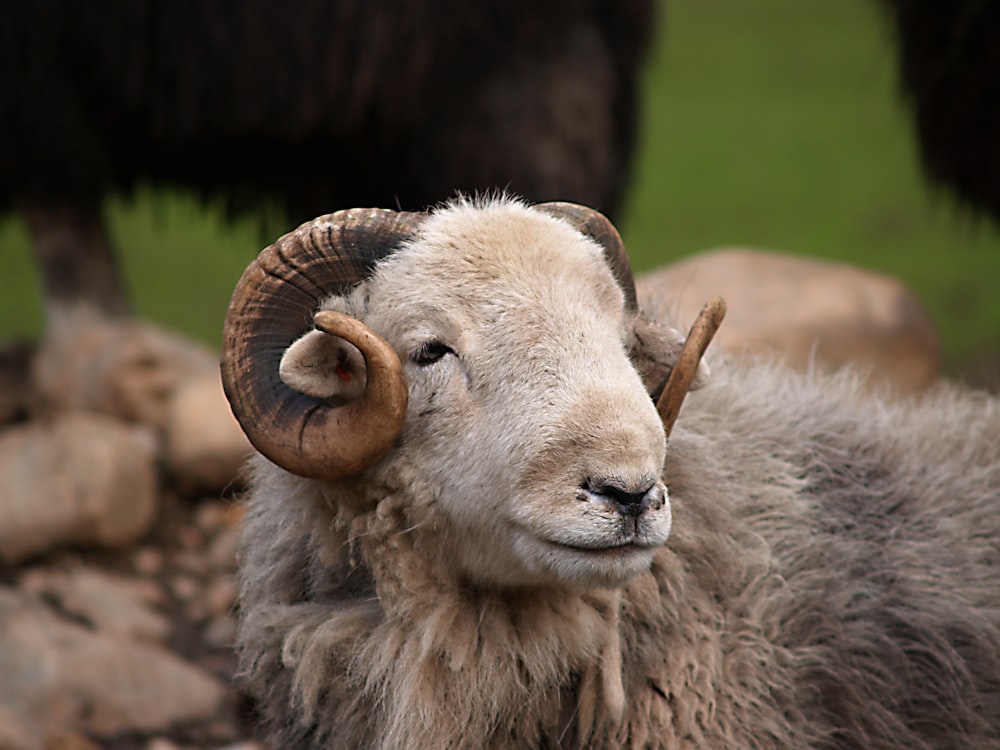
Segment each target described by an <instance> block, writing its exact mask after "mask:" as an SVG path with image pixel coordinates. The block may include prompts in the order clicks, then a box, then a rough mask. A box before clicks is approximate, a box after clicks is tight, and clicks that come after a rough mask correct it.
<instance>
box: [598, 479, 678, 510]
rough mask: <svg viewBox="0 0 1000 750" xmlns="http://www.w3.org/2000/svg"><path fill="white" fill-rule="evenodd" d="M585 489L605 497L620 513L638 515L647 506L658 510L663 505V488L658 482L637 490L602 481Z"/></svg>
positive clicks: (646, 508)
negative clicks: (602, 482)
mask: <svg viewBox="0 0 1000 750" xmlns="http://www.w3.org/2000/svg"><path fill="white" fill-rule="evenodd" d="M587 489H588V490H589V492H591V493H593V494H594V495H599V496H601V497H604V498H607V499H608V500H609V501H610V502H612V503H614V505H615V507H616V508H617V509H618V511H619V512H620V513H621V514H622V515H626V516H639V515H641V514H642V513H644V512H645V511H646V510H648V509H649V508H652V509H654V510H658V509H659V508H662V507H663V499H664V494H665V493H664V490H663V485H662V484H660V483H659V482H653V483H652V484H648V485H646V486H644V487H641V488H639V489H637V490H632V489H630V488H627V487H622V486H620V485H618V484H611V483H604V484H600V485H596V486H595V485H592V484H590V483H588V486H587Z"/></svg>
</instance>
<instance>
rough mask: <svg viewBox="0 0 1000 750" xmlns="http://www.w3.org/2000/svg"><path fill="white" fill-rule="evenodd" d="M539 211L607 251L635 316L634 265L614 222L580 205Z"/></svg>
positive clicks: (558, 204) (541, 206)
mask: <svg viewBox="0 0 1000 750" xmlns="http://www.w3.org/2000/svg"><path fill="white" fill-rule="evenodd" d="M535 208H537V209H538V210H540V211H544V212H545V213H547V214H550V215H552V216H558V217H559V218H561V219H566V220H567V221H568V222H569V223H570V224H572V225H573V226H574V227H576V228H577V230H578V231H580V232H581V233H582V234H584V235H585V236H587V237H590V238H591V239H593V240H596V241H597V243H598V244H599V245H600V246H601V247H603V248H604V257H605V258H606V259H607V261H608V265H609V266H610V267H611V272H612V273H613V274H614V276H615V280H616V281H617V282H618V286H620V287H621V288H622V291H623V292H624V293H625V304H626V306H627V307H628V309H629V310H630V311H632V312H635V311H636V310H637V309H638V308H639V301H638V298H637V295H636V291H635V276H634V275H633V274H632V264H631V263H630V262H629V259H628V253H627V252H626V251H625V243H624V242H622V238H621V235H619V234H618V230H617V229H615V225H614V224H612V223H611V220H610V219H609V218H608V217H607V216H605V215H604V214H602V213H600V212H599V211H595V210H594V209H593V208H588V207H587V206H581V205H579V204H577V203H564V202H561V201H557V202H553V203H539V204H538V205H537V206H535Z"/></svg>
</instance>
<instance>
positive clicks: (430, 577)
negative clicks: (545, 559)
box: [355, 498, 624, 747]
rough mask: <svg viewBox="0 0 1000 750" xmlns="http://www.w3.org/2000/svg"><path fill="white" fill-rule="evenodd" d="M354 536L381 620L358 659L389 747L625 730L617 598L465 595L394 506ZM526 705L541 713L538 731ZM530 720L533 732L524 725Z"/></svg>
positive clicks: (472, 591)
mask: <svg viewBox="0 0 1000 750" xmlns="http://www.w3.org/2000/svg"><path fill="white" fill-rule="evenodd" d="M359 526H360V528H359ZM355 530H356V532H360V533H358V538H360V544H361V549H362V552H363V555H364V557H365V559H366V561H367V562H368V564H369V565H370V566H371V569H372V573H373V575H374V578H375V582H376V591H377V594H378V597H379V600H380V602H381V604H382V608H383V611H384V613H385V619H384V621H383V622H382V623H381V624H380V626H379V627H378V628H376V629H375V631H373V632H372V633H371V634H370V636H369V637H368V638H367V639H366V641H365V643H364V644H362V645H361V648H360V649H359V657H358V658H359V660H360V661H363V662H364V664H365V667H366V669H369V672H368V674H369V675H370V677H369V678H368V684H367V687H368V689H369V691H371V693H372V694H373V695H374V696H375V698H376V705H378V706H379V707H380V708H381V710H382V712H383V717H382V718H383V721H384V722H385V725H386V731H385V733H384V734H383V736H384V737H385V738H386V739H385V742H384V743H383V744H384V745H385V746H386V747H389V746H394V747H422V746H432V745H433V746H440V744H439V743H440V742H441V739H442V736H449V737H450V738H451V741H452V742H454V745H455V746H464V745H465V744H470V745H475V744H477V742H479V743H481V742H482V738H488V737H496V738H498V739H497V742H498V743H501V744H503V743H506V742H509V741H510V737H512V736H518V737H521V738H523V739H524V740H528V741H534V740H537V739H540V738H541V737H542V736H555V737H562V738H565V737H567V736H576V737H578V738H585V737H586V736H588V735H590V734H591V733H592V732H594V731H595V730H597V729H598V727H600V726H607V725H608V724H609V723H617V722H618V721H619V720H620V719H621V716H622V713H623V707H624V691H623V687H622V657H621V644H620V640H619V638H620V636H619V621H618V618H619V610H620V606H621V591H620V590H591V591H580V590H571V589H562V588H546V589H544V590H542V589H537V588H536V589H521V590H493V589H483V588H477V587H470V586H468V585H463V584H462V583H461V582H460V581H459V580H457V579H456V577H455V576H454V574H453V572H452V571H451V570H449V569H448V567H447V563H446V562H445V561H444V560H443V559H442V558H441V557H440V556H436V555H433V554H429V553H428V550H431V549H434V545H435V542H436V539H435V532H434V530H433V527H432V526H431V525H421V524H420V523H418V522H416V521H415V519H414V517H413V506H412V505H411V504H409V503H404V502H402V501H399V502H396V501H394V499H392V498H386V499H383V500H382V501H381V502H380V503H379V504H378V507H377V508H376V510H375V511H374V512H371V513H368V514H366V515H365V516H364V517H363V518H358V519H357V521H356V523H355ZM371 667H374V669H371ZM470 680H472V681H473V682H476V683H477V684H472V682H470ZM479 682H481V683H482V684H478V683H479ZM524 705H534V706H541V707H544V709H545V710H544V711H543V714H544V716H543V719H542V721H541V724H542V726H538V723H539V721H538V714H537V713H532V712H523V711H520V710H519V709H520V707H523V706H524ZM529 713H531V715H532V720H533V723H532V725H531V726H519V722H520V721H526V719H524V718H522V717H523V716H525V715H527V714H529ZM414 717H417V718H418V719H419V720H417V721H415V720H414ZM415 732H416V733H417V734H418V735H420V736H414V733H415ZM443 733H444V734H443ZM463 738H466V739H465V740H463ZM532 738H534V740H532Z"/></svg>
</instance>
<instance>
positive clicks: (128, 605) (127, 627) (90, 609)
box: [20, 567, 171, 643]
mask: <svg viewBox="0 0 1000 750" xmlns="http://www.w3.org/2000/svg"><path fill="white" fill-rule="evenodd" d="M20 584H21V589H22V590H23V591H29V592H31V593H33V594H36V595H38V596H43V597H46V598H48V599H49V600H51V601H55V602H57V603H58V605H59V608H60V609H61V610H62V611H63V612H66V613H68V614H71V615H74V616H75V617H77V618H79V619H81V620H83V621H85V622H87V623H89V624H90V625H91V626H92V627H93V628H94V629H95V630H97V631H99V632H101V633H104V634H106V635H111V636H120V637H123V638H129V639H132V640H143V641H153V642H160V643H163V642H165V641H166V640H167V637H168V636H169V635H170V629H171V628H170V621H169V619H168V618H167V617H166V616H165V615H163V614H161V613H160V612H158V611H156V609H155V606H156V605H158V604H163V602H164V599H165V597H164V595H163V592H162V591H161V589H160V588H159V587H158V586H157V585H156V584H155V583H154V582H153V581H149V580H143V579H138V578H125V577H124V576H119V575H114V574H111V573H107V572H105V571H102V570H98V569H96V568H89V567H83V568H74V569H72V570H55V571H53V570H46V569H39V570H33V571H29V572H28V573H26V574H25V575H24V576H22V577H21V581H20Z"/></svg>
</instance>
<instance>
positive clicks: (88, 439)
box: [0, 413, 158, 563]
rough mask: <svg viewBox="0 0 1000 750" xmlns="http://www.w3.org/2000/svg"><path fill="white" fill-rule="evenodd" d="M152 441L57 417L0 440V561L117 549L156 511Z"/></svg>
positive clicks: (115, 426) (81, 417)
mask: <svg viewBox="0 0 1000 750" xmlns="http://www.w3.org/2000/svg"><path fill="white" fill-rule="evenodd" d="M156 462H157V458H156V439H155V436H154V435H153V433H152V432H151V431H150V430H149V429H148V428H145V427H141V426H136V425H125V424H122V423H120V422H118V421H117V420H114V419H111V418H109V417H104V416H101V415H97V414H84V413H77V414H65V415H62V416H60V417H57V418H55V419H51V420H41V421H37V422H33V423H29V424H25V425H16V426H13V427H9V428H7V429H6V430H5V431H3V432H2V433H0V560H4V561H6V562H8V563H14V562H18V561H20V560H23V559H25V558H27V557H29V556H31V555H35V554H39V553H43V552H47V551H50V550H53V549H55V548H57V547H60V546H65V545H83V546H93V545H96V546H101V547H111V548H125V547H128V546H129V545H131V544H133V543H134V542H135V541H136V540H138V539H139V538H140V537H142V536H143V534H145V533H146V532H147V530H148V529H149V527H150V525H151V523H152V521H153V517H154V515H155V513H156V507H157V491H158V482H157V465H156Z"/></svg>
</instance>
